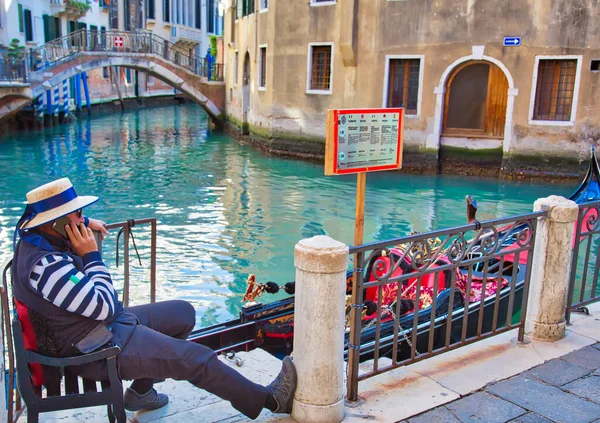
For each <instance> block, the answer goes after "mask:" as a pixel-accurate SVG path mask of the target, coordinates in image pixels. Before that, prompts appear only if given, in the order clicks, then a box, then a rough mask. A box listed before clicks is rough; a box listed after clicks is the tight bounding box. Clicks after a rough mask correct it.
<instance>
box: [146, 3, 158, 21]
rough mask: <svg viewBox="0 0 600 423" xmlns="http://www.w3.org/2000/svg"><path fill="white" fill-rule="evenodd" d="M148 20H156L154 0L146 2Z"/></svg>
mask: <svg viewBox="0 0 600 423" xmlns="http://www.w3.org/2000/svg"><path fill="white" fill-rule="evenodd" d="M146 18H148V19H156V9H155V5H154V0H146Z"/></svg>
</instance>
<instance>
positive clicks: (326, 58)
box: [310, 46, 331, 90]
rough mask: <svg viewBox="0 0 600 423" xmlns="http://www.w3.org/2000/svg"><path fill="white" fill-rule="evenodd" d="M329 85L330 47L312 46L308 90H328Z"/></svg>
mask: <svg viewBox="0 0 600 423" xmlns="http://www.w3.org/2000/svg"><path fill="white" fill-rule="evenodd" d="M330 84H331V46H314V47H313V48H312V72H311V79H310V88H311V89H312V90H329V87H330Z"/></svg>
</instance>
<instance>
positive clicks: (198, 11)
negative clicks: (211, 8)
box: [195, 0, 202, 29]
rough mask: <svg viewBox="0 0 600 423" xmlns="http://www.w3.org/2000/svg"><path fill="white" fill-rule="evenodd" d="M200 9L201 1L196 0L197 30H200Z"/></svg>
mask: <svg viewBox="0 0 600 423" xmlns="http://www.w3.org/2000/svg"><path fill="white" fill-rule="evenodd" d="M201 7H202V2H201V0H196V22H195V27H196V28H198V29H201V28H202V14H201V13H200V11H201Z"/></svg>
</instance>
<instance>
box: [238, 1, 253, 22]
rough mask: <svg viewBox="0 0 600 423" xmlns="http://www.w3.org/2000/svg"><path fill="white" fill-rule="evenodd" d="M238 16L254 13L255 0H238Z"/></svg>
mask: <svg viewBox="0 0 600 423" xmlns="http://www.w3.org/2000/svg"><path fill="white" fill-rule="evenodd" d="M235 9H236V15H235V17H236V18H238V19H239V18H242V17H244V16H248V15H250V14H252V13H254V0H236V8H235Z"/></svg>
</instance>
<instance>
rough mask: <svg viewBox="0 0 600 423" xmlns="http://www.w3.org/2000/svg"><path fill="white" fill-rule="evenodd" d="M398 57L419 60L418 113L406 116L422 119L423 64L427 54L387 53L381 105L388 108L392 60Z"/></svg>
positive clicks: (406, 115)
mask: <svg viewBox="0 0 600 423" xmlns="http://www.w3.org/2000/svg"><path fill="white" fill-rule="evenodd" d="M397 59H405V60H413V59H418V60H419V90H418V93H417V114H416V115H409V114H404V117H405V118H408V119H420V118H421V99H422V98H423V64H424V63H425V56H424V55H422V54H387V55H386V56H385V69H384V70H383V72H384V75H383V96H382V99H383V101H382V104H381V107H383V108H384V109H387V104H388V86H389V84H390V61H392V60H397Z"/></svg>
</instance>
